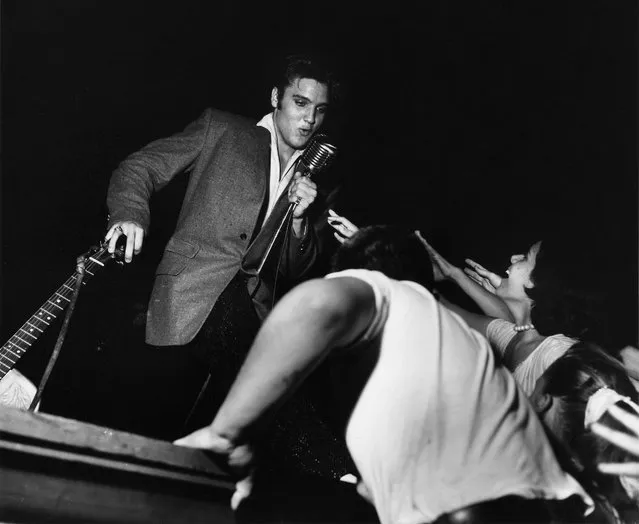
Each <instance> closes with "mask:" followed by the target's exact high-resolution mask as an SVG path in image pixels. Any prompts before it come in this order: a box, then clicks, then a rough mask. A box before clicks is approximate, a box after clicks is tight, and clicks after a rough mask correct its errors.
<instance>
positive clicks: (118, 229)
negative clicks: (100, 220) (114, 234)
mask: <svg viewBox="0 0 639 524" xmlns="http://www.w3.org/2000/svg"><path fill="white" fill-rule="evenodd" d="M113 231H119V232H120V233H124V231H123V230H122V226H115V229H114V230H113Z"/></svg>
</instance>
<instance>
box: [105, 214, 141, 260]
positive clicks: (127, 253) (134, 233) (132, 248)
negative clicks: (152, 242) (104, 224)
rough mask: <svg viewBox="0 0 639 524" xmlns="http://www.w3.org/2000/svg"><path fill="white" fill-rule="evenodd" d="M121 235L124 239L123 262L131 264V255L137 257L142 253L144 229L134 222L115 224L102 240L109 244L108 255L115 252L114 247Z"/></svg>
mask: <svg viewBox="0 0 639 524" xmlns="http://www.w3.org/2000/svg"><path fill="white" fill-rule="evenodd" d="M121 235H124V236H125V237H126V248H125V250H124V260H125V261H126V262H131V260H133V255H138V254H139V253H140V251H142V244H143V243H144V229H142V227H141V226H140V224H138V223H136V222H116V223H115V224H113V225H112V226H111V227H110V228H109V231H108V232H107V234H106V236H105V237H104V240H106V241H108V242H109V247H108V250H109V253H114V252H115V246H116V244H117V242H118V238H120V236H121Z"/></svg>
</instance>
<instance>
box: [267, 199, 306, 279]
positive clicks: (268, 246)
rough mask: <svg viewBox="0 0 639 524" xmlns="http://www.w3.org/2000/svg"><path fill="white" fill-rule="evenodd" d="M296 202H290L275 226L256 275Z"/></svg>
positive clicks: (293, 209) (287, 220)
mask: <svg viewBox="0 0 639 524" xmlns="http://www.w3.org/2000/svg"><path fill="white" fill-rule="evenodd" d="M298 203H299V202H291V203H290V204H289V205H288V209H287V210H286V213H285V214H284V217H282V220H281V221H280V223H279V225H278V226H277V229H276V230H275V234H274V235H273V236H272V237H271V240H270V242H269V243H268V245H267V246H266V250H265V251H264V254H263V255H262V259H261V260H260V263H259V265H258V266H257V274H258V275H259V274H260V273H261V272H262V268H264V264H266V259H268V256H269V254H270V253H271V249H273V246H274V245H275V241H276V240H277V237H279V236H280V231H282V228H283V227H284V224H288V222H289V220H290V218H291V216H292V215H293V211H295V208H296V207H297V204H298Z"/></svg>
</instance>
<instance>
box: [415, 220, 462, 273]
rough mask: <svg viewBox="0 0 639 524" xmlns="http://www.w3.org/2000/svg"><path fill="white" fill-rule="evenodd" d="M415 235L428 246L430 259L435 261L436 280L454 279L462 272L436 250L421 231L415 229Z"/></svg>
mask: <svg viewBox="0 0 639 524" xmlns="http://www.w3.org/2000/svg"><path fill="white" fill-rule="evenodd" d="M415 235H417V238H419V240H421V242H422V244H424V247H425V248H426V251H428V255H429V256H430V259H431V261H432V262H433V277H434V278H435V282H441V281H442V280H449V279H454V278H455V276H457V274H458V273H460V269H459V268H458V267H457V266H454V265H453V264H451V263H450V262H448V260H446V259H445V258H444V257H443V256H441V255H440V254H439V253H438V252H437V251H435V249H434V248H433V246H431V245H430V244H429V243H428V242H427V241H426V239H425V238H424V237H423V236H422V234H421V233H420V232H419V231H415Z"/></svg>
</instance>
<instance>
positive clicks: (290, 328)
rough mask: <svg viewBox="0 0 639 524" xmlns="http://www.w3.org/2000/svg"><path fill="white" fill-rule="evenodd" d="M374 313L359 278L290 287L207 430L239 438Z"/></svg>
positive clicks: (370, 294) (371, 299)
mask: <svg viewBox="0 0 639 524" xmlns="http://www.w3.org/2000/svg"><path fill="white" fill-rule="evenodd" d="M374 311H375V298H374V294H373V290H372V289H371V287H370V286H369V285H368V284H366V283H365V282H363V281H361V280H359V279H355V278H340V279H325V280H324V279H318V280H311V281H309V282H305V283H303V284H301V285H300V286H298V287H296V288H295V289H293V290H292V291H291V292H290V293H288V294H287V295H286V296H285V297H284V298H283V299H282V300H281V301H280V302H279V303H278V305H277V307H276V308H275V309H274V310H273V312H272V313H271V314H270V315H269V317H268V318H267V320H266V322H265V323H264V325H263V326H262V328H261V329H260V331H259V333H258V335H257V337H256V339H255V342H254V343H253V346H252V347H251V350H250V352H249V354H248V356H247V358H246V361H245V362H244V365H243V366H242V369H241V370H240V373H239V374H238V377H237V379H236V380H235V383H234V384H233V387H232V388H231V390H230V391H229V394H228V395H227V397H226V400H225V401H224V404H223V405H222V407H221V408H220V410H219V411H218V413H217V415H216V417H215V420H214V421H213V424H212V426H211V427H212V428H214V429H215V430H216V431H217V432H219V433H221V434H223V435H225V436H226V437H227V438H229V439H231V440H241V439H242V438H244V437H245V436H246V435H248V434H249V433H250V432H251V430H253V429H254V428H255V427H256V426H257V424H258V423H259V422H261V421H262V419H263V417H264V416H265V415H267V414H268V413H270V412H272V411H273V409H274V408H275V407H276V406H277V405H278V404H279V403H280V402H281V401H282V400H283V399H284V398H285V396H287V395H288V394H290V393H292V392H293V391H294V389H295V388H296V387H297V386H299V385H300V384H301V383H302V381H303V380H304V379H305V378H306V376H307V375H308V374H309V373H310V372H311V371H312V370H313V369H314V368H315V367H316V366H317V365H318V364H319V363H320V361H321V360H322V359H323V358H324V357H325V356H326V355H327V354H328V353H329V351H330V350H331V349H334V348H336V347H343V346H346V345H348V344H349V343H351V342H352V341H353V340H355V339H356V338H357V337H358V336H359V335H360V334H361V333H362V332H363V331H364V330H365V329H366V327H367V326H368V324H369V322H370V321H371V319H372V318H373V314H374Z"/></svg>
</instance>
